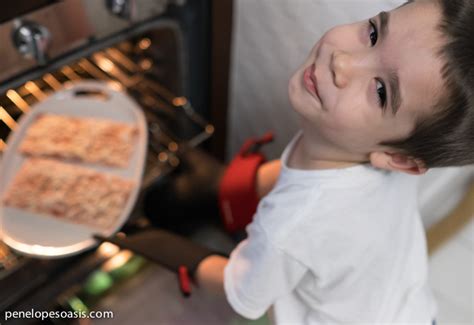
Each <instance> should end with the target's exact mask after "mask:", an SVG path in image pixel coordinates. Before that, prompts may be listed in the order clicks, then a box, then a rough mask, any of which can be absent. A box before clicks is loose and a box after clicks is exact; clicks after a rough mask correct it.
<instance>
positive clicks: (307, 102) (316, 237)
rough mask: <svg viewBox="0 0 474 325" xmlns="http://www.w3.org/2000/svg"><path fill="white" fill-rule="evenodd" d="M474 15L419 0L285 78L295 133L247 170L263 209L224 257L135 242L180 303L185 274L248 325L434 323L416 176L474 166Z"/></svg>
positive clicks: (165, 239)
mask: <svg viewBox="0 0 474 325" xmlns="http://www.w3.org/2000/svg"><path fill="white" fill-rule="evenodd" d="M473 17H474V2H472V1H471V0H416V1H411V2H408V3H407V4H405V5H403V6H401V7H399V8H396V9H394V10H393V11H391V12H382V13H380V14H379V15H377V16H376V17H373V18H371V19H369V20H367V21H362V22H359V23H354V24H351V25H345V26H338V27H335V28H333V29H331V30H330V31H328V32H327V33H326V34H325V35H324V36H323V37H322V38H321V40H320V41H319V42H317V43H316V45H315V46H314V48H313V49H312V51H311V53H310V54H309V56H308V59H307V60H306V62H304V63H303V65H302V66H301V67H300V68H299V69H298V71H296V73H295V74H294V75H293V77H292V78H291V80H290V83H289V97H290V102H291V104H292V106H293V109H294V110H295V111H296V112H297V113H298V115H299V116H300V117H301V131H300V132H299V133H298V134H297V135H296V136H295V137H294V139H293V140H292V141H291V142H290V144H289V145H288V146H287V148H286V149H285V150H284V152H283V154H282V157H281V161H273V162H270V163H267V164H264V165H262V166H261V167H260V168H259V169H258V171H257V172H256V174H257V175H256V179H257V188H256V191H257V193H258V194H259V196H260V197H263V199H262V200H261V201H260V203H259V205H258V209H257V212H256V213H255V215H254V217H253V221H252V222H251V223H250V224H249V225H248V226H247V227H246V231H247V235H248V236H247V238H246V239H245V240H243V241H242V242H240V244H239V245H238V246H237V247H236V248H235V249H234V250H233V251H232V253H231V255H230V258H225V257H222V256H219V255H216V254H213V253H212V251H210V250H209V249H207V248H203V247H197V245H196V244H195V243H192V242H190V241H189V240H188V241H186V240H184V239H183V238H181V237H179V236H175V235H173V234H170V233H167V232H164V231H161V230H153V231H152V232H151V235H148V234H146V236H145V235H143V236H141V238H138V239H137V242H139V244H140V243H141V244H142V246H145V247H146V246H150V240H151V239H153V240H155V243H157V244H156V245H154V247H156V249H155V250H156V251H157V252H156V254H155V255H154V257H155V260H157V261H159V262H162V263H163V264H164V265H165V266H167V267H169V268H171V269H172V270H175V271H178V270H179V274H180V279H181V285H182V290H183V292H184V293H188V292H189V287H188V286H187V282H186V274H187V273H188V272H189V273H190V274H191V275H192V276H193V277H194V279H195V280H196V281H197V284H198V285H199V287H201V289H203V290H208V291H210V292H213V293H215V294H217V295H221V297H222V299H223V300H224V301H228V302H229V304H230V306H231V307H232V308H233V309H234V310H235V311H236V312H237V313H239V314H241V315H242V316H244V317H247V318H252V319H255V318H258V317H260V316H262V315H263V314H264V313H265V312H266V311H267V310H269V309H270V307H272V308H273V313H272V315H273V319H274V321H275V322H276V323H281V324H341V323H352V324H354V323H358V324H381V323H383V324H388V323H399V324H407V323H418V324H431V323H432V321H433V320H434V319H435V316H436V310H437V308H436V303H435V301H434V299H433V295H432V293H431V291H430V289H429V287H428V282H427V273H428V272H427V251H426V239H425V233H424V229H423V226H422V223H421V221H420V215H419V212H418V209H417V181H418V179H419V178H418V177H417V175H420V174H423V173H424V172H426V170H427V169H428V168H432V167H442V166H454V165H466V164H472V163H474V150H473V146H474V23H473V19H474V18H473ZM252 157H254V156H252ZM239 158H241V159H242V160H245V159H248V158H243V157H239ZM252 159H253V158H252ZM255 161H257V162H258V161H259V158H258V156H257V159H255ZM252 164H253V162H252ZM232 166H234V167H235V165H232V164H231V167H232ZM231 167H229V168H228V170H231V169H232V168H231ZM234 169H235V168H234ZM252 170H254V169H252ZM247 171H248V170H247V169H245V170H244V171H242V169H237V172H235V174H234V178H232V181H234V182H235V183H240V181H241V179H242V178H244V175H243V174H246V175H247V176H248V174H249V173H247ZM253 175H255V173H254V174H253ZM253 175H252V174H251V175H250V176H253ZM247 176H246V177H247ZM224 178H226V176H224ZM222 183H223V182H222ZM222 183H221V184H222ZM222 187H223V186H221V188H222ZM239 189H240V188H239ZM227 190H228V189H227ZM254 191H255V188H253V187H251V189H250V190H249V191H248V192H254ZM227 192H232V189H231V190H230V191H227ZM236 192H237V193H238V195H237V196H236V197H238V198H242V197H247V196H248V197H249V198H252V196H251V195H247V194H248V193H245V192H240V191H236ZM219 193H222V191H221V190H220V191H219ZM254 195H255V193H254ZM220 196H221V195H220ZM242 201H245V202H242ZM246 201H251V200H242V199H240V200H239V199H237V200H234V201H233V203H232V204H234V206H232V204H228V205H226V204H221V207H222V206H224V210H226V209H227V210H230V211H231V212H232V211H237V210H239V211H243V209H241V208H242V207H243V206H245V205H246V204H247V203H248V202H246ZM221 202H230V201H229V200H228V201H225V200H224V201H223V200H221ZM160 207H161V208H163V207H162V206H161V205H160ZM236 207H237V208H236ZM235 216H236V214H233V213H231V214H229V215H227V217H228V218H227V219H229V220H236V218H235ZM224 219H225V218H224ZM225 224H226V227H227V229H228V225H229V224H230V225H233V224H232V222H229V223H225ZM234 224H235V223H234ZM239 225H242V223H239ZM152 237H153V238H152ZM129 241H132V240H131V239H130V240H129ZM130 247H131V246H130ZM135 247H136V246H135ZM177 252H179V254H178V253H177Z"/></svg>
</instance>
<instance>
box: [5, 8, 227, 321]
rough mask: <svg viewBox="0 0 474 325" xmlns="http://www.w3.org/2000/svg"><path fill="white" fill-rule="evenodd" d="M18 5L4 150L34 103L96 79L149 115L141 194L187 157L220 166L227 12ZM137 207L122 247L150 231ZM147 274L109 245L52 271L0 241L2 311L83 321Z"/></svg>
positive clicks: (10, 16)
mask: <svg viewBox="0 0 474 325" xmlns="http://www.w3.org/2000/svg"><path fill="white" fill-rule="evenodd" d="M15 3H16V5H13V4H8V5H2V7H3V6H8V8H5V10H2V11H3V12H4V13H3V14H0V43H1V44H2V48H1V49H0V150H2V151H3V150H5V147H6V139H7V137H8V135H9V134H10V132H12V131H14V130H15V128H16V127H17V121H18V119H19V118H20V117H21V116H22V114H24V113H27V112H29V111H30V110H31V109H32V107H34V105H35V104H36V103H38V102H41V101H43V100H44V99H46V98H47V97H48V96H50V95H51V94H53V93H54V92H56V91H58V90H61V89H63V88H64V87H67V86H68V85H69V84H71V83H74V82H77V81H81V80H91V79H92V80H99V81H104V82H107V83H109V84H112V85H114V87H117V89H122V90H124V91H126V92H127V93H128V94H129V95H130V96H131V97H132V98H133V99H134V100H135V101H136V102H137V103H138V104H139V106H140V107H141V108H142V109H143V112H144V114H145V117H146V120H147V125H148V154H147V157H146V167H145V171H144V178H143V181H142V186H141V189H142V190H141V194H143V193H144V192H145V191H146V189H148V188H149V187H150V186H153V184H154V183H156V182H157V180H159V179H160V178H162V177H165V176H167V175H170V174H171V173H172V172H173V170H175V169H176V168H177V167H178V166H179V165H180V163H181V161H180V157H181V154H183V153H186V151H188V150H193V148H196V147H198V146H200V147H203V148H204V149H205V150H206V151H210V152H211V153H212V154H213V155H214V156H216V157H218V158H222V157H223V153H224V149H223V144H224V143H225V119H226V108H225V106H226V104H227V95H226V92H227V71H228V62H229V42H230V38H229V34H230V28H231V27H230V22H231V20H230V19H229V17H231V7H232V2H231V1H220V0H219V1H212V0H154V1H148V0H137V1H125V0H117V1H113V0H103V1H102V0H66V1H15ZM2 9H3V8H2ZM139 198H140V195H139ZM142 205H143V200H140V199H139V200H138V204H137V206H136V208H135V209H134V214H133V215H132V216H131V217H130V218H129V221H128V222H127V223H126V224H125V226H124V227H123V229H122V231H121V233H122V235H124V236H126V235H127V233H128V232H133V231H136V230H137V229H139V228H141V227H144V226H147V225H148V224H149V223H150V221H149V220H148V219H147V218H145V217H143V211H142V210H143V207H142ZM146 263H147V262H146V261H145V260H144V259H143V258H141V257H140V256H136V255H133V254H131V253H130V252H128V251H121V250H120V249H118V247H116V246H114V245H111V244H107V243H104V244H102V245H100V246H99V247H98V248H95V249H92V250H89V251H86V252H84V253H81V254H80V255H78V256H73V257H68V258H61V259H51V260H46V259H37V258H31V257H25V256H22V255H21V254H17V253H15V252H13V251H12V250H11V249H9V248H8V247H7V246H6V245H4V244H3V243H2V242H1V241H0V310H1V311H2V313H4V312H5V311H7V310H8V311H15V310H17V311H19V310H32V309H34V310H44V311H49V310H83V309H87V308H90V306H89V307H88V305H94V304H96V303H97V301H98V300H100V297H101V295H102V294H103V293H104V292H107V291H108V290H110V287H112V286H113V285H114V283H115V282H120V283H121V282H123V280H124V279H127V278H129V277H133V275H134V274H135V273H136V272H139V271H140V270H141V269H142V268H143V267H144V265H146ZM3 316H4V315H2V318H3ZM25 321H26V320H25V319H23V320H19V322H22V323H24V322H25ZM30 321H31V322H34V321H37V319H36V320H34V319H31V320H30ZM49 321H50V322H51V323H61V321H59V320H52V319H49ZM62 322H67V321H66V320H62Z"/></svg>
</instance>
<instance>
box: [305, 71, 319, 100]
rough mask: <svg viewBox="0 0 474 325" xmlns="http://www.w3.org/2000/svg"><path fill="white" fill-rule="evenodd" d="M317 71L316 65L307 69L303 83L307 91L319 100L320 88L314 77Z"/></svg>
mask: <svg viewBox="0 0 474 325" xmlns="http://www.w3.org/2000/svg"><path fill="white" fill-rule="evenodd" d="M315 70H316V65H315V64H314V63H313V64H312V65H311V66H309V67H308V68H306V70H305V71H304V74H303V83H304V86H305V88H306V90H307V91H308V92H309V93H310V94H311V95H313V96H314V97H316V99H317V100H320V99H319V93H318V87H317V81H316V77H315V75H314V71H315Z"/></svg>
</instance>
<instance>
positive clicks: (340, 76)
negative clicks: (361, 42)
mask: <svg viewBox="0 0 474 325" xmlns="http://www.w3.org/2000/svg"><path fill="white" fill-rule="evenodd" d="M331 70H332V72H333V76H334V83H335V84H336V86H337V87H338V88H344V87H346V86H347V85H348V84H349V82H350V79H351V77H352V73H353V57H352V56H351V55H350V54H349V53H347V52H344V51H339V50H335V51H334V52H333V53H332V56H331Z"/></svg>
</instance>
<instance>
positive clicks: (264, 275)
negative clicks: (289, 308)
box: [224, 222, 307, 319]
mask: <svg viewBox="0 0 474 325" xmlns="http://www.w3.org/2000/svg"><path fill="white" fill-rule="evenodd" d="M247 233H248V237H247V239H245V240H244V241H242V242H241V243H240V244H239V245H238V246H237V247H236V249H234V251H232V253H231V255H230V259H229V262H228V264H227V266H226V268H225V270H224V289H225V293H226V296H227V300H228V302H229V304H230V305H231V306H232V308H233V309H234V310H235V311H236V312H237V313H239V314H240V315H242V316H244V317H246V318H249V319H257V318H259V317H261V316H262V315H263V314H264V313H265V312H266V311H267V309H268V308H269V307H270V306H271V305H272V304H273V303H274V302H275V301H276V300H277V299H278V298H279V297H281V296H284V295H286V294H288V293H289V292H291V291H292V290H293V289H294V288H295V287H296V285H297V284H298V282H299V281H300V280H301V279H302V277H303V275H304V274H305V272H306V271H307V268H306V267H305V266H304V265H303V264H301V263H300V262H298V261H297V260H295V259H294V258H292V257H291V256H289V255H288V254H286V253H285V252H284V251H282V250H281V249H279V248H278V247H276V246H275V245H274V244H273V243H271V242H270V241H269V240H268V237H267V236H266V235H265V232H264V230H263V229H262V228H261V226H260V225H259V224H258V223H255V222H254V223H252V224H250V225H249V226H248V227H247Z"/></svg>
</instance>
